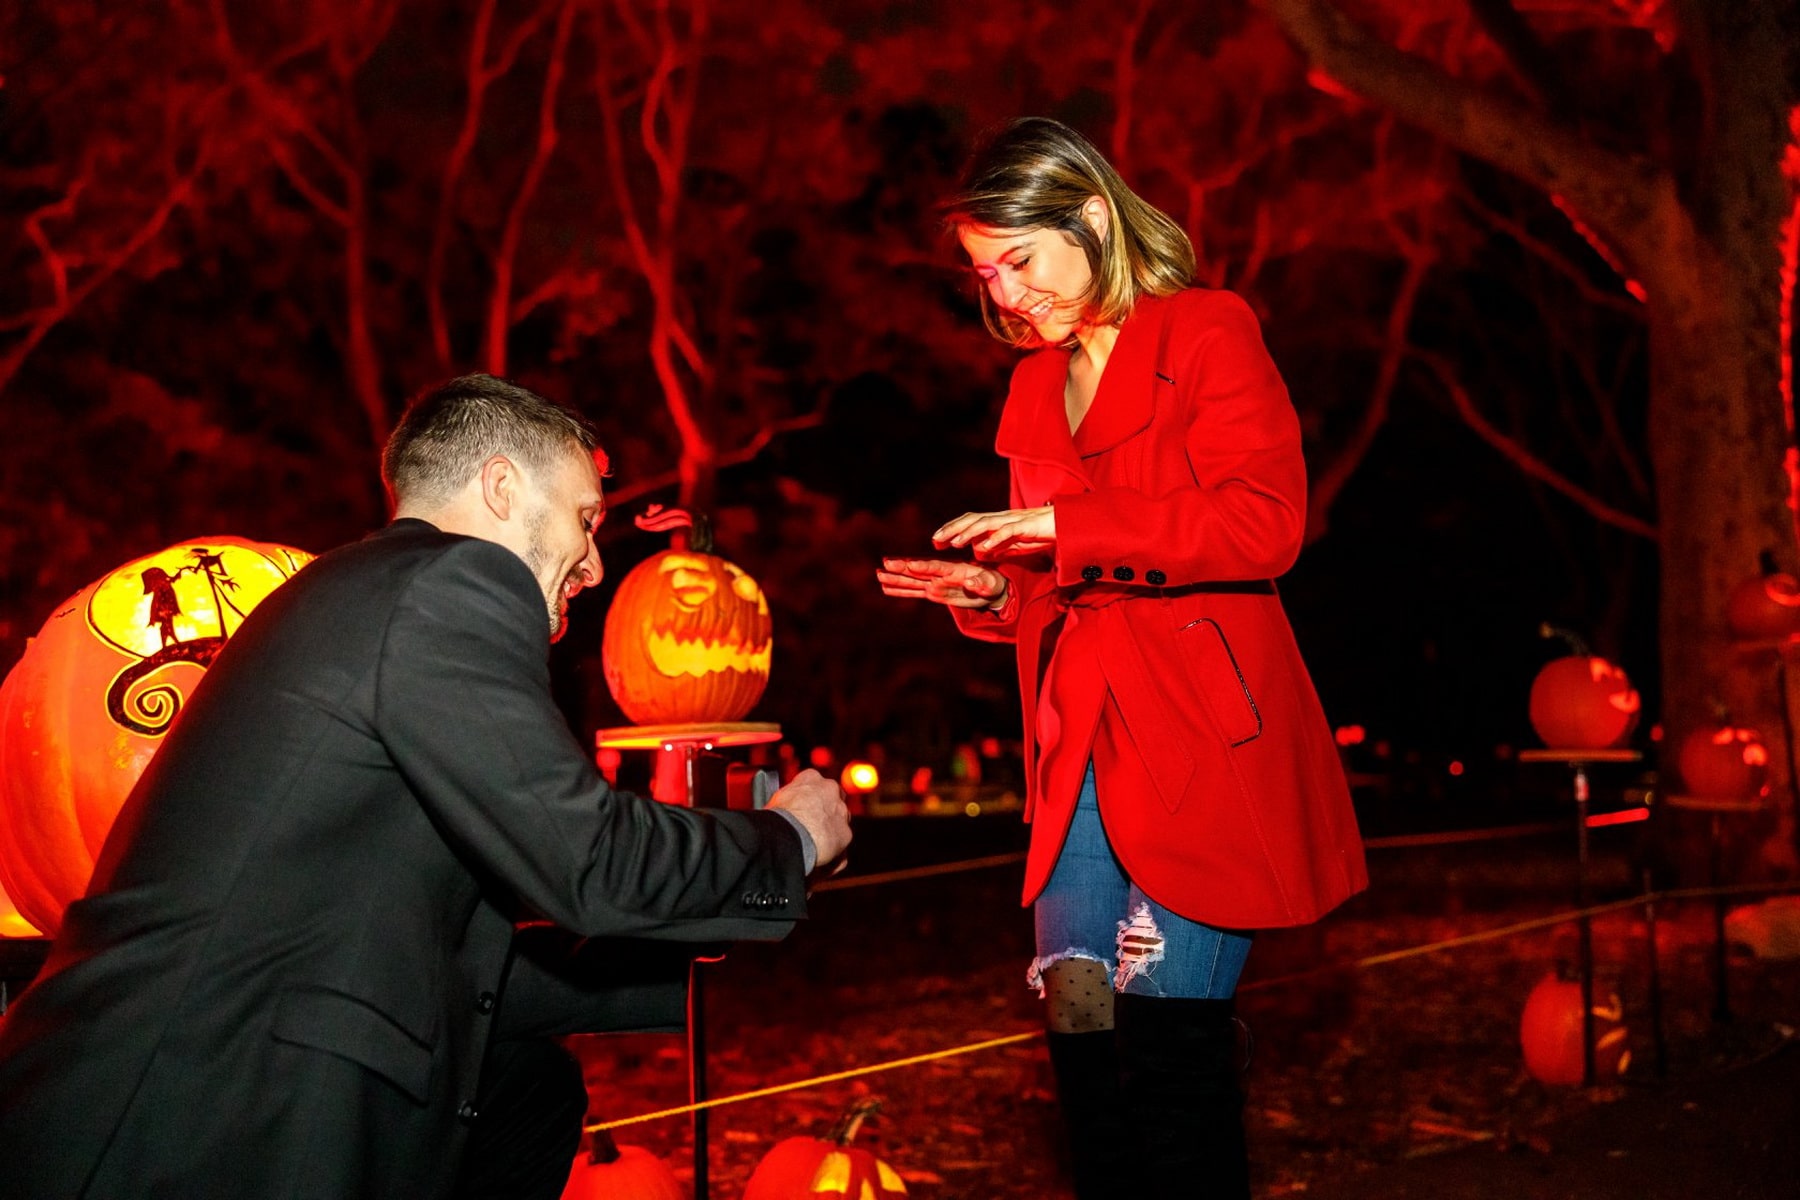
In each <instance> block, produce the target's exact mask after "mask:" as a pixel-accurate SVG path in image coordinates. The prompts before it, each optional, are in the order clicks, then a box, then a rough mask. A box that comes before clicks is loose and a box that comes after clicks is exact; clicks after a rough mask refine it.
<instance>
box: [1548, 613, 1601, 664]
mask: <svg viewBox="0 0 1800 1200" xmlns="http://www.w3.org/2000/svg"><path fill="white" fill-rule="evenodd" d="M1538 636H1539V637H1541V638H1561V639H1562V640H1563V642H1565V643H1566V644H1567V645H1568V647H1569V653H1571V654H1579V655H1580V656H1581V657H1583V658H1586V657H1588V656H1589V655H1590V654H1592V653H1593V651H1592V650H1590V649H1588V644H1587V641H1586V639H1584V638H1583V637H1582V636H1581V635H1580V634H1579V633H1576V632H1575V631H1574V630H1571V629H1564V628H1563V627H1562V626H1560V625H1552V624H1550V622H1548V621H1545V622H1544V623H1543V624H1542V625H1539V626H1538Z"/></svg>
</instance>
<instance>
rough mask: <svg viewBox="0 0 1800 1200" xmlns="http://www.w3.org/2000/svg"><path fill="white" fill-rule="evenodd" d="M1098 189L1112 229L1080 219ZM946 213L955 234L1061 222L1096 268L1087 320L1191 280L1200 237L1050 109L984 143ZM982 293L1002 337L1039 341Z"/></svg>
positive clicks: (1116, 315) (1112, 318) (1060, 228)
mask: <svg viewBox="0 0 1800 1200" xmlns="http://www.w3.org/2000/svg"><path fill="white" fill-rule="evenodd" d="M1093 196H1098V197H1100V199H1101V200H1102V201H1104V202H1105V204H1106V209H1107V213H1108V220H1107V222H1106V233H1105V236H1104V238H1102V237H1099V236H1096V235H1095V233H1094V230H1093V228H1092V227H1091V226H1089V225H1088V223H1087V221H1085V220H1084V219H1082V215H1081V210H1082V206H1083V205H1085V204H1086V203H1087V202H1088V199H1089V198H1090V197H1093ZM943 215H944V223H945V225H947V226H948V227H949V228H950V229H951V230H952V231H954V232H956V233H961V232H962V230H964V229H966V228H968V227H970V226H979V227H981V228H985V229H1007V230H1013V229H1054V230H1056V231H1057V232H1059V233H1061V234H1063V235H1064V236H1066V237H1067V238H1068V239H1069V240H1070V241H1071V242H1073V243H1074V244H1075V245H1077V246H1080V247H1081V249H1082V252H1083V253H1085V254H1086V255H1087V261H1088V270H1090V271H1091V272H1092V273H1093V280H1092V282H1091V283H1089V285H1088V290H1087V293H1086V294H1085V295H1084V296H1082V297H1081V299H1082V301H1083V303H1084V306H1085V307H1084V309H1083V319H1084V320H1085V321H1086V322H1087V323H1089V324H1095V325H1099V324H1109V323H1117V322H1119V321H1122V320H1124V319H1125V317H1126V316H1128V315H1129V314H1130V312H1131V309H1132V306H1133V305H1135V304H1136V303H1137V301H1138V299H1139V297H1142V296H1146V295H1148V296H1169V295H1173V294H1174V293H1176V292H1178V291H1180V290H1181V289H1182V288H1185V287H1187V286H1188V285H1189V284H1190V283H1192V282H1193V278H1194V245H1193V243H1192V242H1190V241H1188V236H1187V234H1186V233H1185V232H1183V230H1182V228H1181V226H1179V225H1177V224H1176V223H1175V222H1174V221H1173V220H1171V219H1170V218H1169V217H1168V215H1167V214H1165V213H1163V212H1161V211H1160V210H1158V209H1157V208H1155V207H1153V206H1152V205H1149V204H1146V203H1145V202H1144V201H1143V200H1142V199H1140V198H1139V197H1138V195H1137V193H1136V192H1133V191H1132V190H1131V189H1130V188H1128V187H1126V186H1125V181H1124V180H1123V179H1120V178H1119V173H1118V172H1117V171H1115V170H1113V169H1112V164H1111V163H1109V162H1107V161H1106V159H1105V157H1104V156H1102V155H1101V153H1100V152H1099V151H1098V150H1096V149H1094V146H1093V143H1091V142H1089V141H1088V140H1087V139H1086V138H1084V137H1082V136H1081V135H1080V134H1079V133H1076V132H1075V131H1074V130H1073V129H1070V128H1069V127H1068V126H1067V125H1064V124H1062V123H1061V122H1060V121H1052V120H1050V119H1049V118H1048V117H1020V118H1019V119H1018V120H1016V121H1014V122H1012V124H1010V125H1008V126H1006V127H1005V128H1004V129H1002V130H1001V131H1000V132H999V133H998V134H996V135H995V136H994V137H993V138H991V139H990V140H989V141H988V142H987V143H986V144H985V145H983V146H982V147H981V148H980V149H979V150H977V151H976V153H975V157H974V158H973V159H972V160H970V163H969V166H968V168H967V169H966V170H965V171H964V172H963V179H962V186H961V187H960V188H959V189H958V191H957V194H956V195H955V196H953V197H951V199H950V200H949V201H947V202H946V203H945V204H944V205H943ZM980 297H981V316H982V319H983V320H984V321H986V322H987V327H988V329H989V331H990V332H992V333H993V335H994V336H995V337H997V338H999V339H1000V340H1001V341H1003V342H1006V343H1008V344H1010V345H1013V346H1020V347H1029V346H1036V345H1040V344H1041V343H1040V342H1039V339H1038V336H1037V334H1036V333H1035V332H1034V331H1033V330H1032V328H1031V325H1030V324H1029V323H1028V322H1026V321H1025V320H1023V319H1021V318H1019V317H1016V316H1014V315H1013V314H1011V313H1009V312H1006V311H1005V310H1003V309H1001V308H1000V307H999V306H998V305H996V304H995V303H994V298H993V296H992V295H990V294H989V292H988V289H987V288H985V287H984V288H982V289H981V293H980Z"/></svg>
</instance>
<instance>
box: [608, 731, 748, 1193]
mask: <svg viewBox="0 0 1800 1200" xmlns="http://www.w3.org/2000/svg"><path fill="white" fill-rule="evenodd" d="M780 740H781V726H780V725H777V724H775V723H773V722H769V721H720V722H715V723H712V724H708V723H706V722H686V723H676V724H669V725H620V726H615V727H613V728H610V729H600V730H597V731H595V733H594V746H595V748H596V749H597V750H652V751H655V753H656V774H655V777H654V780H653V782H652V783H651V795H652V796H654V797H655V798H656V799H657V800H659V801H661V802H662V803H664V804H685V805H687V806H688V807H690V808H694V807H702V808H704V807H721V806H723V804H724V800H725V797H723V796H709V795H707V794H706V793H707V788H706V786H705V784H704V783H703V782H702V779H701V777H700V772H699V771H698V770H697V768H698V767H699V765H700V763H701V761H702V758H703V756H705V755H709V754H712V753H714V752H715V751H718V750H722V749H726V748H729V747H734V746H755V745H760V744H762V743H765V742H776V741H780ZM760 799H761V797H759V798H758V800H759V802H758V804H757V807H759V808H760V807H761V803H760ZM701 965H702V964H700V963H698V962H696V963H694V964H693V965H692V966H691V967H689V968H688V1012H687V1058H688V1102H689V1103H691V1104H699V1103H701V1102H702V1101H704V1100H706V1098H707V1087H706V989H705V986H704V983H703V980H704V979H705V975H704V972H703V971H702V970H701ZM707 1112H708V1110H707V1109H704V1108H696V1109H695V1110H694V1113H693V1118H692V1129H693V1135H694V1200H706V1197H707V1194H708V1176H709V1174H710V1171H709V1162H710V1156H709V1155H708V1153H707V1147H708V1140H709V1129H708V1125H707Z"/></svg>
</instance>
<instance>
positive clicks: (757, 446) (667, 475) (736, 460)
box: [606, 412, 825, 508]
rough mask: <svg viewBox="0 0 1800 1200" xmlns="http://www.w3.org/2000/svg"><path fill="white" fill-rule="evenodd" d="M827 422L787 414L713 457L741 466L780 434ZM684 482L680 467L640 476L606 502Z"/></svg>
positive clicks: (612, 505)
mask: <svg viewBox="0 0 1800 1200" xmlns="http://www.w3.org/2000/svg"><path fill="white" fill-rule="evenodd" d="M824 422H825V416H824V414H823V413H816V412H815V413H803V414H801V415H800V416H796V417H788V418H786V419H785V420H780V421H771V422H769V423H768V424H766V425H764V426H763V427H762V428H761V429H759V430H757V432H756V436H755V437H753V438H751V439H750V440H749V441H747V442H745V443H744V444H743V445H742V446H739V447H738V448H737V449H736V450H731V451H728V452H726V453H724V454H721V455H719V456H718V457H717V458H715V459H714V460H713V461H714V464H715V465H716V466H719V467H735V466H740V465H742V464H744V463H747V462H749V461H751V460H752V459H754V458H755V457H756V456H757V455H759V454H761V453H762V452H763V451H764V450H766V449H768V447H769V443H771V442H773V441H774V440H775V439H776V438H777V437H779V436H780V435H781V434H784V433H793V432H794V431H795V430H799V429H812V428H814V427H816V426H819V425H822V424H824ZM682 482H684V479H683V476H682V473H681V471H680V469H679V468H678V469H676V470H673V471H664V472H662V473H661V474H660V475H652V476H650V477H649V478H647V479H641V480H639V481H638V482H636V483H634V484H632V485H631V486H630V487H624V488H620V489H619V490H617V491H615V492H611V493H609V494H608V495H607V497H606V503H607V506H608V507H610V508H618V507H620V506H622V505H626V504H630V503H632V502H633V501H635V500H638V499H639V498H641V497H643V496H649V495H652V494H654V493H656V492H660V491H662V490H664V489H665V488H672V487H675V486H676V485H677V484H680V483H682Z"/></svg>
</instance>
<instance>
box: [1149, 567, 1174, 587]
mask: <svg viewBox="0 0 1800 1200" xmlns="http://www.w3.org/2000/svg"><path fill="white" fill-rule="evenodd" d="M1144 582H1145V583H1147V584H1149V585H1150V586H1151V587H1161V586H1162V585H1163V584H1165V583H1167V582H1169V577H1168V576H1167V575H1164V574H1163V573H1162V572H1161V571H1158V570H1156V569H1155V568H1154V567H1152V568H1151V569H1150V570H1148V571H1145V572H1144Z"/></svg>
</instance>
